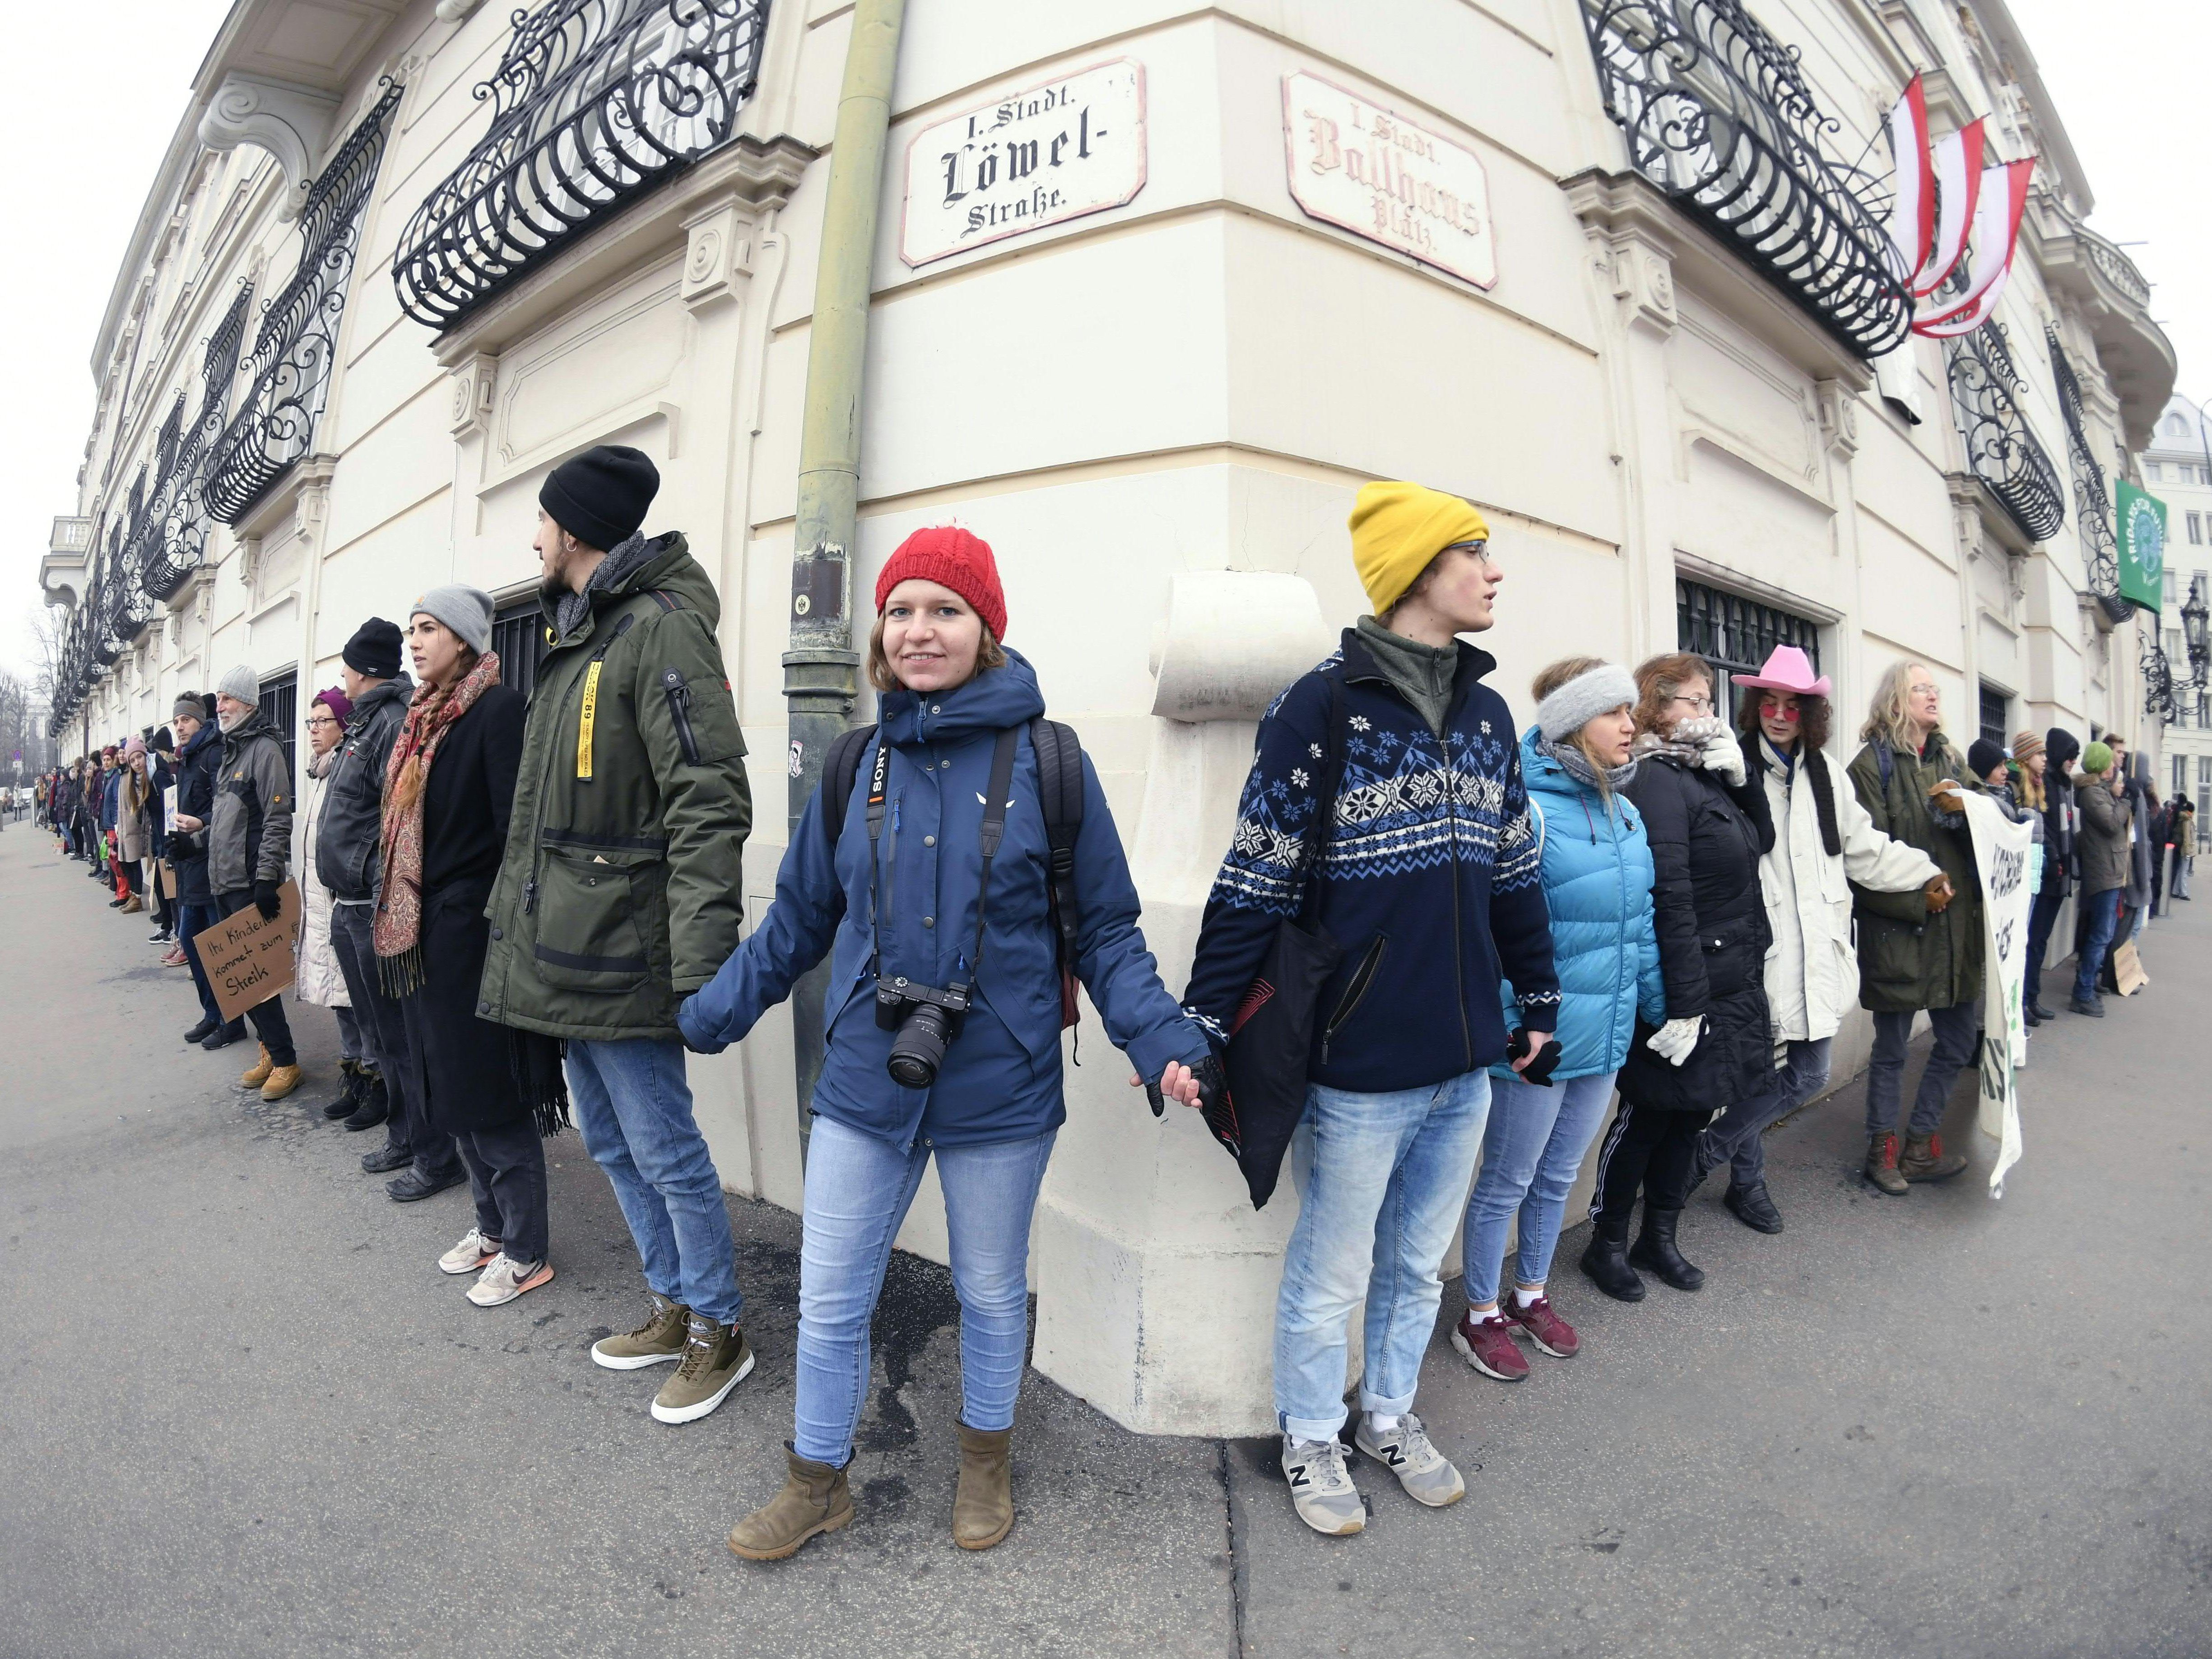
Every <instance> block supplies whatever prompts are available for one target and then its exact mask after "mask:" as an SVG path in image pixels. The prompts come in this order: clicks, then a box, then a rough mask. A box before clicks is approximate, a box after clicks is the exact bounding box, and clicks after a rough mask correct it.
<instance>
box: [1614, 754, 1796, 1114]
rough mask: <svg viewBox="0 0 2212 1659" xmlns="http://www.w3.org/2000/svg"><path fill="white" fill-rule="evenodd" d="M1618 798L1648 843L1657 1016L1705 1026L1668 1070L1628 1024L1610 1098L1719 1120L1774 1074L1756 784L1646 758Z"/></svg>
mask: <svg viewBox="0 0 2212 1659" xmlns="http://www.w3.org/2000/svg"><path fill="white" fill-rule="evenodd" d="M1622 793H1625V794H1626V795H1627V797H1628V798H1629V799H1630V800H1632V801H1633V802H1634V803H1635V804H1636V808H1637V810H1638V811H1640V812H1641V813H1643V814H1644V832H1645V834H1646V835H1648V836H1650V841H1651V863H1652V867H1653V868H1654V870H1655V871H1656V872H1657V873H1656V877H1655V878H1654V880H1653V882H1652V888H1651V894H1652V899H1653V918H1652V920H1653V922H1654V925H1655V927H1656V929H1657V932H1658V934H1659V969H1660V975H1661V977H1662V979H1663V980H1664V981H1666V987H1667V1018H1668V1019H1670V1020H1673V1019H1689V1018H1693V1017H1694V1016H1697V1015H1699V1014H1702V1015H1704V1016H1705V1030H1703V1031H1702V1032H1700V1033H1699V1037H1698V1046H1697V1047H1696V1048H1693V1049H1692V1050H1691V1052H1690V1054H1689V1057H1688V1058H1687V1059H1686V1060H1684V1061H1683V1062H1682V1063H1681V1065H1680V1066H1674V1065H1670V1064H1669V1063H1668V1061H1667V1060H1664V1059H1662V1058H1661V1057H1660V1056H1659V1055H1657V1054H1654V1053H1652V1052H1651V1050H1650V1049H1649V1048H1646V1047H1644V1039H1645V1038H1646V1037H1648V1036H1650V1035H1651V1033H1652V1031H1653V1030H1654V1029H1655V1028H1654V1027H1652V1026H1651V1025H1649V1024H1645V1023H1644V1022H1643V1021H1641V1020H1639V1021H1638V1022H1637V1026H1636V1036H1635V1038H1634V1040H1633V1041H1632V1043H1631V1044H1630V1047H1629V1050H1628V1063H1627V1064H1626V1066H1622V1067H1621V1071H1620V1092H1621V1096H1622V1097H1623V1098H1624V1099H1626V1100H1628V1101H1630V1102H1632V1103H1634V1104H1636V1105H1638V1106H1650V1107H1656V1108H1657V1109H1660V1110H1662V1111H1674V1112H1691V1111H1696V1112H1710V1111H1720V1110H1723V1109H1725V1108H1727V1107H1729V1106H1732V1105H1734V1104H1735V1103H1736V1102H1737V1101H1739V1100H1743V1099H1747V1098H1748V1097H1751V1096H1752V1095H1754V1094H1756V1093H1758V1092H1759V1091H1760V1090H1761V1089H1763V1088H1765V1086H1766V1082H1767V1079H1768V1078H1769V1076H1770V1075H1771V1073H1772V1072H1773V1070H1774V1047H1773V1021H1772V1018H1771V1015H1770V1014H1769V1013H1768V1012H1767V1006H1766V947H1767V946H1768V945H1770V944H1771V943H1772V942H1773V934H1772V933H1771V930H1770V929H1769V928H1768V927H1767V921H1766V903H1765V899H1764V898H1762V897H1761V896H1760V894H1759V859H1760V857H1761V856H1762V855H1763V854H1765V853H1766V852H1767V851H1769V850H1770V849H1771V848H1772V847H1773V845H1774V822H1773V818H1772V817H1771V813H1770V812H1769V810H1768V807H1767V804H1766V787H1765V783H1764V781H1762V780H1761V779H1760V778H1759V777H1758V776H1757V775H1753V777H1752V778H1751V779H1750V780H1749V781H1747V783H1745V784H1743V785H1741V787H1736V788H1730V787H1728V786H1727V785H1725V784H1723V782H1722V781H1720V780H1719V779H1718V778H1716V777H1715V776H1714V775H1712V774H1711V773H1710V772H1705V771H1701V770H1693V769H1691V768H1689V767H1686V766H1685V765H1683V764H1682V763H1680V762H1679V761H1676V760H1673V759H1670V758H1668V757H1665V756H1659V755H1653V756H1648V757H1645V759H1644V763H1643V764H1642V765H1640V766H1638V768H1637V769H1636V776H1635V777H1634V778H1633V779H1632V781H1630V783H1629V785H1628V787H1627V788H1626V790H1624V791H1623V792H1622Z"/></svg>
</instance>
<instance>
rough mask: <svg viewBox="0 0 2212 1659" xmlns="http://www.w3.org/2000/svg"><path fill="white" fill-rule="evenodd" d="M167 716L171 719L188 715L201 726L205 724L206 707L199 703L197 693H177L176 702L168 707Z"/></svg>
mask: <svg viewBox="0 0 2212 1659" xmlns="http://www.w3.org/2000/svg"><path fill="white" fill-rule="evenodd" d="M169 714H170V718H172V719H174V718H175V717H176V716H177V715H179V714H188V715H190V716H191V718H192V719H194V720H197V721H198V722H199V723H200V724H201V725H203V726H205V725H206V724H207V705H206V704H205V703H204V702H201V701H200V694H199V693H198V692H197V691H179V692H178V693H177V700H176V702H173V703H171V704H170V705H169Z"/></svg>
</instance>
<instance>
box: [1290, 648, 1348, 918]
mask: <svg viewBox="0 0 2212 1659" xmlns="http://www.w3.org/2000/svg"><path fill="white" fill-rule="evenodd" d="M1321 679H1322V686H1323V687H1324V688H1325V690H1327V692H1328V702H1327V704H1326V705H1325V709H1324V713H1323V714H1322V721H1323V725H1322V763H1321V787H1320V788H1318V789H1317V790H1316V791H1315V792H1314V812H1313V817H1312V819H1311V821H1310V822H1309V823H1307V825H1306V833H1305V850H1304V856H1303V870H1304V873H1303V875H1302V876H1301V878H1300V881H1299V887H1298V915H1299V917H1300V919H1301V920H1302V921H1308V922H1310V921H1315V920H1316V919H1318V917H1319V915H1320V914H1321V886H1322V880H1323V879H1324V878H1323V877H1322V868H1321V866H1322V859H1324V858H1325V857H1327V856H1328V838H1329V831H1330V829H1331V826H1332V825H1333V824H1334V821H1335V818H1336V797H1337V794H1338V793H1339V792H1340V790H1341V789H1342V788H1343V787H1344V730H1343V727H1344V718H1343V716H1344V688H1343V683H1342V682H1341V681H1340V679H1339V678H1337V677H1336V676H1335V675H1334V674H1332V673H1330V672H1328V670H1326V669H1323V670H1322V671H1321ZM1309 906H1310V907H1311V908H1310V909H1309V908H1308V907H1309Z"/></svg>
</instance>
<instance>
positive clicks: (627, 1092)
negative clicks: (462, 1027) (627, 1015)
mask: <svg viewBox="0 0 2212 1659" xmlns="http://www.w3.org/2000/svg"><path fill="white" fill-rule="evenodd" d="M568 1094H569V1098H570V1101H571V1103H572V1104H573V1105H574V1109H575V1116H576V1130H577V1133H580V1135H582V1136H583V1139H584V1150H585V1151H586V1152H589V1153H590V1154H591V1155H592V1158H593V1160H594V1161H595V1162H596V1163H597V1164H599V1168H601V1169H602V1170H605V1171H606V1175H607V1180H608V1181H609V1182H611V1184H612V1185H613V1187H614V1189H615V1201H616V1202H617V1203H618V1204H620V1205H621V1206H622V1212H623V1220H625V1221H627V1222H629V1236H630V1237H631V1238H633V1239H635V1241H636V1243H637V1253H638V1255H639V1258H640V1259H641V1261H643V1262H644V1264H645V1282H646V1285H647V1288H648V1289H651V1290H653V1291H659V1293H660V1294H661V1295H663V1296H665V1297H667V1298H668V1299H669V1300H670V1301H671V1302H680V1303H682V1304H684V1306H685V1307H687V1308H689V1309H690V1310H691V1311H692V1312H693V1313H696V1314H697V1315H699V1316H702V1318H706V1319H711V1320H714V1322H717V1323H718V1324H723V1325H734V1324H736V1323H737V1322H738V1315H739V1314H740V1313H741V1312H743V1311H744V1297H741V1296H739V1295H738V1264H737V1248H736V1246H735V1245H734V1244H733V1243H732V1242H731V1239H730V1211H729V1206H727V1205H726V1203H725V1202H724V1201H723V1199H722V1181H721V1177H720V1176H718V1175H716V1174H715V1173H714V1158H712V1157H710V1156H709V1155H708V1152H707V1137H706V1136H704V1135H702V1134H701V1133H699V1125H698V1123H697V1121H696V1120H695V1119H694V1118H693V1117H692V1115H691V1090H690V1085H688V1084H687V1083H685V1081H684V1045H683V1044H682V1043H681V1042H677V1041H676V1040H675V1039H674V1038H672V1037H671V1038H665V1039H656V1038H653V1037H630V1038H626V1039H624V1040H623V1041H620V1042H604V1041H597V1040H593V1041H582V1040H579V1039H574V1038H572V1039H571V1040H570V1041H569V1043H568Z"/></svg>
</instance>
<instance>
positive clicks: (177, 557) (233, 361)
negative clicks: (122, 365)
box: [137, 283, 253, 599]
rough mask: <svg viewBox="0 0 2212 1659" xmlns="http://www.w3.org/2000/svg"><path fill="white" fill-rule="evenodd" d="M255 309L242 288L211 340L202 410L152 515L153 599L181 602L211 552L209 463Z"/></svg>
mask: <svg viewBox="0 0 2212 1659" xmlns="http://www.w3.org/2000/svg"><path fill="white" fill-rule="evenodd" d="M252 303H253V289H252V286H251V285H249V284H246V283H240V285H239V289H238V294H237V295H236V297H235V298H234V299H233V300H232V301H231V302H230V308H229V309H228V311H226V312H224V313H223V315H222V321H221V322H219V323H217V324H216V327H215V332H214V333H213V334H211V335H210V336H209V337H208V344H207V355H206V356H204V358H203V359H202V360H201V363H200V410H199V414H198V416H197V417H196V418H195V419H194V420H193V422H192V423H191V425H190V426H189V427H185V428H182V430H181V433H180V435H179V440H178V441H177V443H176V445H175V446H174V447H173V449H165V452H164V453H168V454H170V456H171V457H172V459H171V460H170V462H169V464H168V465H167V466H166V467H164V468H163V469H162V471H161V482H160V483H159V484H158V485H157V486H156V487H155V491H154V498H153V502H152V505H151V507H150V508H149V512H148V514H147V518H148V523H147V527H146V532H145V534H146V538H147V539H146V544H145V545H144V546H143V549H142V550H141V551H140V554H139V556H138V558H137V570H138V580H139V584H140V586H143V587H144V589H145V590H146V592H148V593H149V594H150V595H151V596H152V597H154V598H155V599H172V598H173V597H174V596H175V594H176V592H177V591H178V590H179V588H181V587H182V586H184V585H185V582H186V581H187V580H190V579H191V574H192V572H193V571H195V570H197V569H198V568H200V562H201V560H202V558H203V556H204V555H205V553H206V550H207V538H208V527H209V526H210V523H212V520H211V519H210V515H209V512H208V500H207V463H208V461H209V460H210V458H211V457H212V455H213V453H214V450H215V446H216V440H217V439H218V438H219V437H220V436H221V435H222V430H223V416H224V414H225V413H226V412H227V411H226V404H228V400H229V397H230V383H231V382H232V381H233V380H235V379H237V378H238V354H239V351H240V348H241V346H242V345H243V344H244V343H245V339H246V318H247V316H248V315H249V314H250V313H251V311H252ZM183 412H184V394H183V393H182V392H179V393H178V394H177V413H178V414H179V416H181V415H182V414H183Z"/></svg>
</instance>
